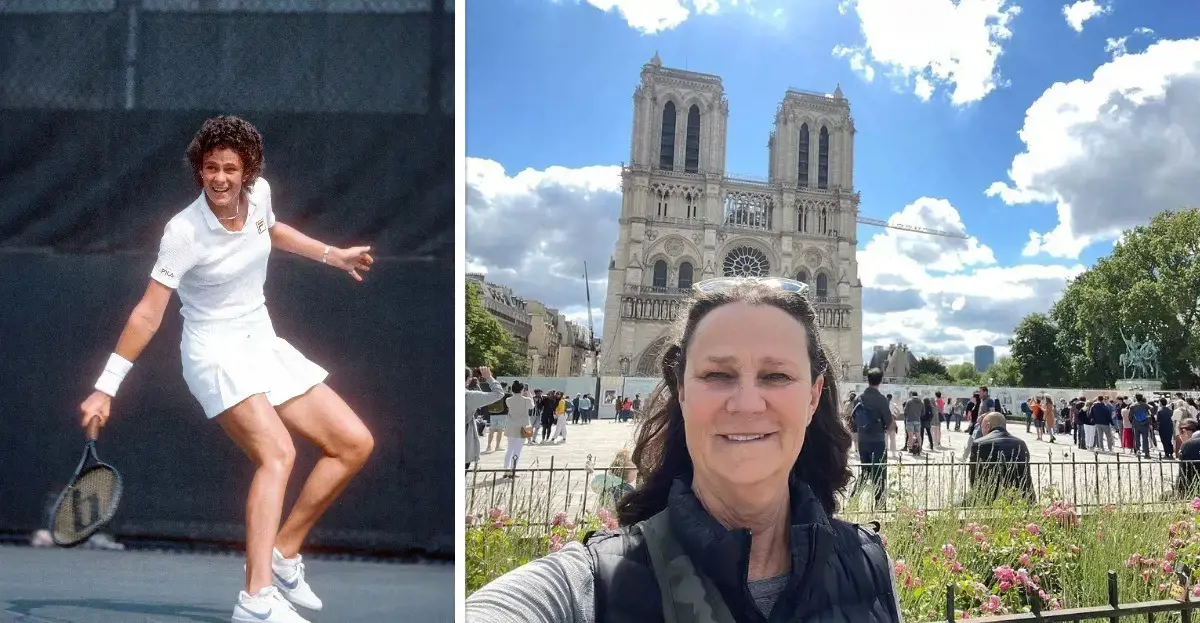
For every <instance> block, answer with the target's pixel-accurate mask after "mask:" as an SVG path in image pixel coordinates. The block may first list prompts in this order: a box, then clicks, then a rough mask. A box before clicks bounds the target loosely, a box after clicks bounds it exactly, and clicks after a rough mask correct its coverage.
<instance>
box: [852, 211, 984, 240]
mask: <svg viewBox="0 0 1200 623" xmlns="http://www.w3.org/2000/svg"><path fill="white" fill-rule="evenodd" d="M857 220H858V222H859V224H862V225H874V226H876V227H887V228H889V229H899V230H900V231H911V232H913V233H917V234H929V235H930V236H944V237H946V238H958V239H959V240H970V239H971V237H970V236H968V235H966V234H956V233H954V232H950V231H942V230H940V229H930V228H928V227H917V226H915V225H893V224H891V223H889V222H887V221H881V220H879V219H874V218H867V217H865V216H860V217H858V219H857Z"/></svg>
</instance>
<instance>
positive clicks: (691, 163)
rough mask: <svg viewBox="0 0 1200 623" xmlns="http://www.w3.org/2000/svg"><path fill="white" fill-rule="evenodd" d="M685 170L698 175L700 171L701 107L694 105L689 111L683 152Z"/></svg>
mask: <svg viewBox="0 0 1200 623" xmlns="http://www.w3.org/2000/svg"><path fill="white" fill-rule="evenodd" d="M683 170H684V172H685V173H696V172H697V171H699V170H700V107H699V106H697V105H695V104H692V107H691V108H689V109H688V117H687V142H686V143H685V144H684V151H683Z"/></svg>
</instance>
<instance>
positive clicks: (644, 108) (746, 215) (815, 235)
mask: <svg viewBox="0 0 1200 623" xmlns="http://www.w3.org/2000/svg"><path fill="white" fill-rule="evenodd" d="M633 101H634V105H633V106H634V109H633V110H634V115H633V144H632V146H631V149H630V161H629V164H628V165H626V166H625V167H624V170H623V171H622V194H623V198H622V202H621V216H620V225H621V226H620V236H619V237H618V239H617V247H616V250H615V251H614V253H613V257H612V260H611V262H610V264H609V270H608V296H607V298H606V300H605V304H604V341H603V352H602V354H601V361H600V368H601V369H600V372H601V374H602V375H605V376H622V375H623V376H644V377H653V376H658V375H659V374H660V371H659V361H660V358H661V355H662V350H663V347H664V345H665V343H666V340H667V331H668V330H669V328H670V326H671V323H672V321H674V320H675V317H676V315H677V314H678V313H679V311H680V309H681V306H682V305H683V303H684V301H685V300H686V297H687V295H688V293H689V291H690V289H691V286H692V284H693V283H695V282H697V281H701V280H704V279H708V278H712V277H719V276H726V275H728V276H734V275H739V276H773V277H779V276H783V277H790V278H793V279H798V280H800V281H804V282H806V283H808V284H809V296H810V298H811V300H812V301H813V303H814V305H815V306H816V308H817V314H818V319H819V321H820V324H821V332H822V335H823V338H824V340H825V343H826V344H827V345H828V346H829V348H830V350H831V355H833V356H835V357H837V358H838V360H837V362H836V364H837V365H838V366H839V368H840V372H841V375H842V376H843V377H849V378H851V379H858V378H859V377H861V376H862V327H861V322H862V287H861V284H860V283H859V280H858V260H857V252H856V245H857V243H858V240H857V233H856V232H857V228H856V224H857V223H856V218H857V216H858V201H859V196H858V193H856V192H855V191H854V166H853V164H854V120H853V119H852V118H851V117H850V104H849V102H848V101H847V100H846V99H845V98H844V97H843V96H842V91H841V88H840V87H839V88H838V89H837V90H835V91H834V92H833V93H832V94H821V93H812V92H807V91H799V90H794V89H789V90H788V91H787V92H786V93H785V94H784V97H783V102H782V103H780V105H779V108H778V110H777V111H776V114H775V129H774V130H773V131H772V132H771V135H770V138H769V139H768V141H767V149H768V151H769V159H770V166H769V170H768V175H767V178H766V179H765V180H763V179H760V180H753V179H740V178H737V177H733V176H728V175H726V173H725V138H726V134H725V130H726V127H727V121H728V119H729V102H728V100H727V99H726V98H725V91H724V87H723V86H722V84H721V78H719V77H718V76H713V75H709V74H703V73H697V72H693V71H684V70H680V69H671V68H668V67H664V66H663V65H662V61H661V60H660V59H659V57H658V54H655V55H654V58H653V59H651V61H650V62H649V63H647V64H646V65H644V66H643V67H642V79H641V84H639V85H638V87H637V89H636V90H635V91H634V95H633Z"/></svg>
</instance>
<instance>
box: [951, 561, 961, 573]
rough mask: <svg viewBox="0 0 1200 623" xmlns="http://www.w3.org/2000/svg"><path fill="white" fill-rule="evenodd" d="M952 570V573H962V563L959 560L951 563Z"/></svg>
mask: <svg viewBox="0 0 1200 623" xmlns="http://www.w3.org/2000/svg"><path fill="white" fill-rule="evenodd" d="M950 572H951V573H962V572H963V566H962V563H961V562H958V561H957V560H956V561H954V564H952V565H950Z"/></svg>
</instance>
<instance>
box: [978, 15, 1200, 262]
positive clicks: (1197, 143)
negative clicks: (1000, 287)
mask: <svg viewBox="0 0 1200 623" xmlns="http://www.w3.org/2000/svg"><path fill="white" fill-rule="evenodd" d="M1019 136H1020V138H1021V140H1022V141H1023V142H1024V143H1025V151H1024V152H1022V153H1019V154H1017V155H1016V156H1015V157H1014V158H1013V161H1012V164H1011V166H1010V167H1009V170H1008V178H1009V180H1008V181H1007V182H995V183H993V184H992V185H991V186H990V187H988V189H987V191H986V192H987V194H988V196H998V197H1000V198H1001V199H1002V200H1003V201H1004V202H1005V203H1008V204H1009V205H1015V204H1027V203H1042V204H1054V206H1055V210H1056V212H1057V214H1058V224H1057V226H1056V227H1055V228H1054V229H1053V230H1052V231H1050V232H1045V233H1038V232H1032V231H1031V232H1030V239H1029V243H1028V244H1027V245H1026V247H1025V250H1024V253H1025V254H1026V255H1035V254H1038V253H1045V254H1047V255H1050V256H1054V257H1063V258H1077V257H1079V253H1080V252H1081V251H1082V250H1083V249H1084V248H1086V247H1087V246H1088V245H1090V244H1092V243H1094V242H1096V241H1099V240H1107V239H1112V238H1114V237H1115V236H1117V235H1118V234H1119V233H1120V231H1121V230H1122V229H1126V228H1129V227H1133V226H1136V225H1140V224H1144V223H1146V222H1147V221H1149V219H1150V217H1152V216H1153V215H1154V214H1156V213H1158V212H1160V211H1162V210H1167V209H1178V208H1180V207H1183V206H1190V205H1195V204H1196V202H1197V198H1198V197H1200V158H1197V155H1198V152H1200V39H1187V40H1179V41H1160V42H1158V43H1155V44H1153V45H1151V46H1150V47H1149V48H1147V49H1146V50H1145V51H1144V52H1141V53H1129V54H1125V55H1123V56H1119V57H1117V58H1114V59H1113V60H1111V61H1109V62H1107V63H1105V64H1104V65H1101V66H1100V67H1099V68H1097V69H1096V71H1095V73H1094V74H1093V75H1092V77H1091V79H1090V80H1074V81H1072V82H1068V83H1063V82H1060V83H1056V84H1054V85H1052V86H1051V87H1050V88H1048V89H1046V91H1045V92H1044V93H1042V95H1041V96H1040V97H1039V98H1038V99H1037V100H1036V101H1035V102H1034V103H1033V104H1032V105H1031V106H1030V107H1029V109H1028V110H1027V111H1026V113H1025V124H1024V127H1022V128H1021V131H1020V132H1019Z"/></svg>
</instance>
